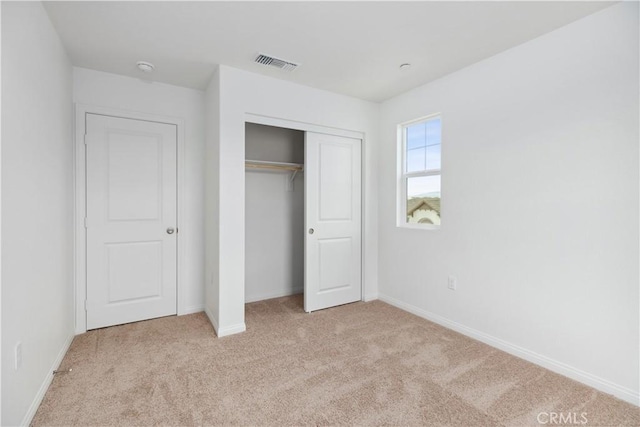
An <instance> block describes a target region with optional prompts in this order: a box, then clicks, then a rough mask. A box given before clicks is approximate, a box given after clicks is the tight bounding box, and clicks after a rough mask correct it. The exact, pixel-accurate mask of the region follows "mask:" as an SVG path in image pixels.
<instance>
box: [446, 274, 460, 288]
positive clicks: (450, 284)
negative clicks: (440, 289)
mask: <svg viewBox="0 0 640 427" xmlns="http://www.w3.org/2000/svg"><path fill="white" fill-rule="evenodd" d="M447 288H449V289H451V290H452V291H455V290H456V289H457V288H458V279H456V277H455V276H449V280H448V281H447Z"/></svg>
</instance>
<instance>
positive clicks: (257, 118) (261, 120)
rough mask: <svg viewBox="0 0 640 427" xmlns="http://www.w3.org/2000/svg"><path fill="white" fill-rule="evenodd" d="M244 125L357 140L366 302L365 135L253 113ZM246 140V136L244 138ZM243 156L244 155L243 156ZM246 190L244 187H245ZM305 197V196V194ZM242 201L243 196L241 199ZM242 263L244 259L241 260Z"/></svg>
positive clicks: (362, 289)
mask: <svg viewBox="0 0 640 427" xmlns="http://www.w3.org/2000/svg"><path fill="white" fill-rule="evenodd" d="M244 123H255V124H259V125H266V126H276V127H281V128H286V129H293V130H299V131H303V132H314V133H322V134H326V135H333V136H343V137H346V138H354V139H359V140H360V143H361V154H360V189H361V191H360V206H361V209H360V236H361V239H360V301H366V296H365V291H366V289H365V283H366V276H365V274H366V268H365V259H366V257H365V254H366V253H365V251H366V248H367V245H366V243H367V238H368V236H367V235H366V233H365V229H366V227H365V225H366V223H365V221H366V219H365V206H366V203H365V202H366V200H365V197H366V194H365V193H366V192H365V184H366V182H365V179H366V172H367V169H366V161H365V159H366V149H367V141H366V138H365V133H364V132H358V131H353V130H348V129H341V128H334V127H328V126H322V125H316V124H312V123H306V122H298V121H294V120H288V119H280V118H277V117H270V116H264V115H261V114H253V113H245V114H244ZM243 131H244V126H243ZM245 139H246V136H245ZM243 151H244V146H243ZM243 156H244V154H243ZM245 189H246V186H245ZM305 197H306V194H305ZM242 199H243V200H244V196H243V198H242ZM244 214H245V213H244V208H243V215H244ZM305 236H306V230H305ZM243 248H244V242H243ZM243 262H244V259H243Z"/></svg>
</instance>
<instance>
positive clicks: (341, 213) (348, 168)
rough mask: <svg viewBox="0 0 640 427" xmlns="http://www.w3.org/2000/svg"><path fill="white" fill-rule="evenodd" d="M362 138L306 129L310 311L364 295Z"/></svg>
mask: <svg viewBox="0 0 640 427" xmlns="http://www.w3.org/2000/svg"><path fill="white" fill-rule="evenodd" d="M361 150H362V148H361V141H360V140H359V139H353V138H345V137H340V136H333V135H325V134H320V133H312V132H307V133H306V134H305V228H306V232H305V233H306V234H305V236H306V237H305V284H304V309H305V311H307V312H311V311H314V310H320V309H323V308H327V307H334V306H336V305H341V304H347V303H350V302H354V301H359V300H360V299H362V286H361V275H362V273H361V264H362V256H361V253H362V248H361V240H362V227H361V183H360V181H361V174H360V170H361Z"/></svg>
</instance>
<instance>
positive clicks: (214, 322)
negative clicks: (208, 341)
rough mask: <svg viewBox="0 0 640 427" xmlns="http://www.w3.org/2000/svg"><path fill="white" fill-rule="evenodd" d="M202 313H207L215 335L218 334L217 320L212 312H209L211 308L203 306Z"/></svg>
mask: <svg viewBox="0 0 640 427" xmlns="http://www.w3.org/2000/svg"><path fill="white" fill-rule="evenodd" d="M204 314H206V315H207V317H208V318H209V322H211V326H213V330H214V331H215V332H216V335H218V329H219V327H218V321H217V320H216V318H215V317H213V313H212V312H211V310H209V307H205V308H204Z"/></svg>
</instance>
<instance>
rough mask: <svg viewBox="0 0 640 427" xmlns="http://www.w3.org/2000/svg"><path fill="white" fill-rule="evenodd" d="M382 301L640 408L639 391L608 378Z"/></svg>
mask: <svg viewBox="0 0 640 427" xmlns="http://www.w3.org/2000/svg"><path fill="white" fill-rule="evenodd" d="M378 298H379V299H380V300H381V301H384V302H386V303H388V304H391V305H393V306H394V307H398V308H400V309H402V310H404V311H408V312H409V313H412V314H415V315H416V316H419V317H422V318H424V319H427V320H430V321H432V322H434V323H437V324H439V325H441V326H444V327H445V328H448V329H452V330H454V331H456V332H460V333H461V334H463V335H466V336H468V337H471V338H473V339H476V340H478V341H481V342H483V343H485V344H488V345H490V346H492V347H496V348H498V349H500V350H503V351H505V352H507V353H509V354H512V355H514V356H517V357H520V358H522V359H524V360H527V361H529V362H531V363H535V364H536V365H539V366H542V367H544V368H547V369H549V370H550V371H553V372H556V373H558V374H560V375H564V376H566V377H569V378H571V379H573V380H576V381H578V382H581V383H583V384H586V385H588V386H590V387H593V388H595V389H597V390H600V391H602V392H604V393H607V394H612V395H614V396H615V397H617V398H619V399H622V400H624V401H625V402H629V403H631V404H633V405H636V406H640V393H639V392H637V391H634V390H631V389H629V388H626V387H623V386H621V385H619V384H615V383H613V382H611V381H608V380H605V379H604V378H600V377H598V376H596V375H592V374H590V373H588V372H585V371H582V370H580V369H578V368H574V367H573V366H570V365H567V364H566V363H563V362H560V361H557V360H555V359H551V358H549V357H547V356H543V355H541V354H538V353H536V352H534V351H531V350H528V349H526V348H523V347H520V346H517V345H515V344H512V343H510V342H507V341H504V340H502V339H500V338H497V337H494V336H492V335H489V334H486V333H484V332H481V331H478V330H476V329H473V328H470V327H468V326H465V325H462V324H460V323H457V322H454V321H452V320H449V319H446V318H444V317H442V316H439V315H437V314H434V313H431V312H429V311H426V310H423V309H421V308H418V307H416V306H414V305H411V304H407V303H405V302H402V301H400V300H397V299H395V298H392V297H390V296H387V295H384V294H379V295H378Z"/></svg>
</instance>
